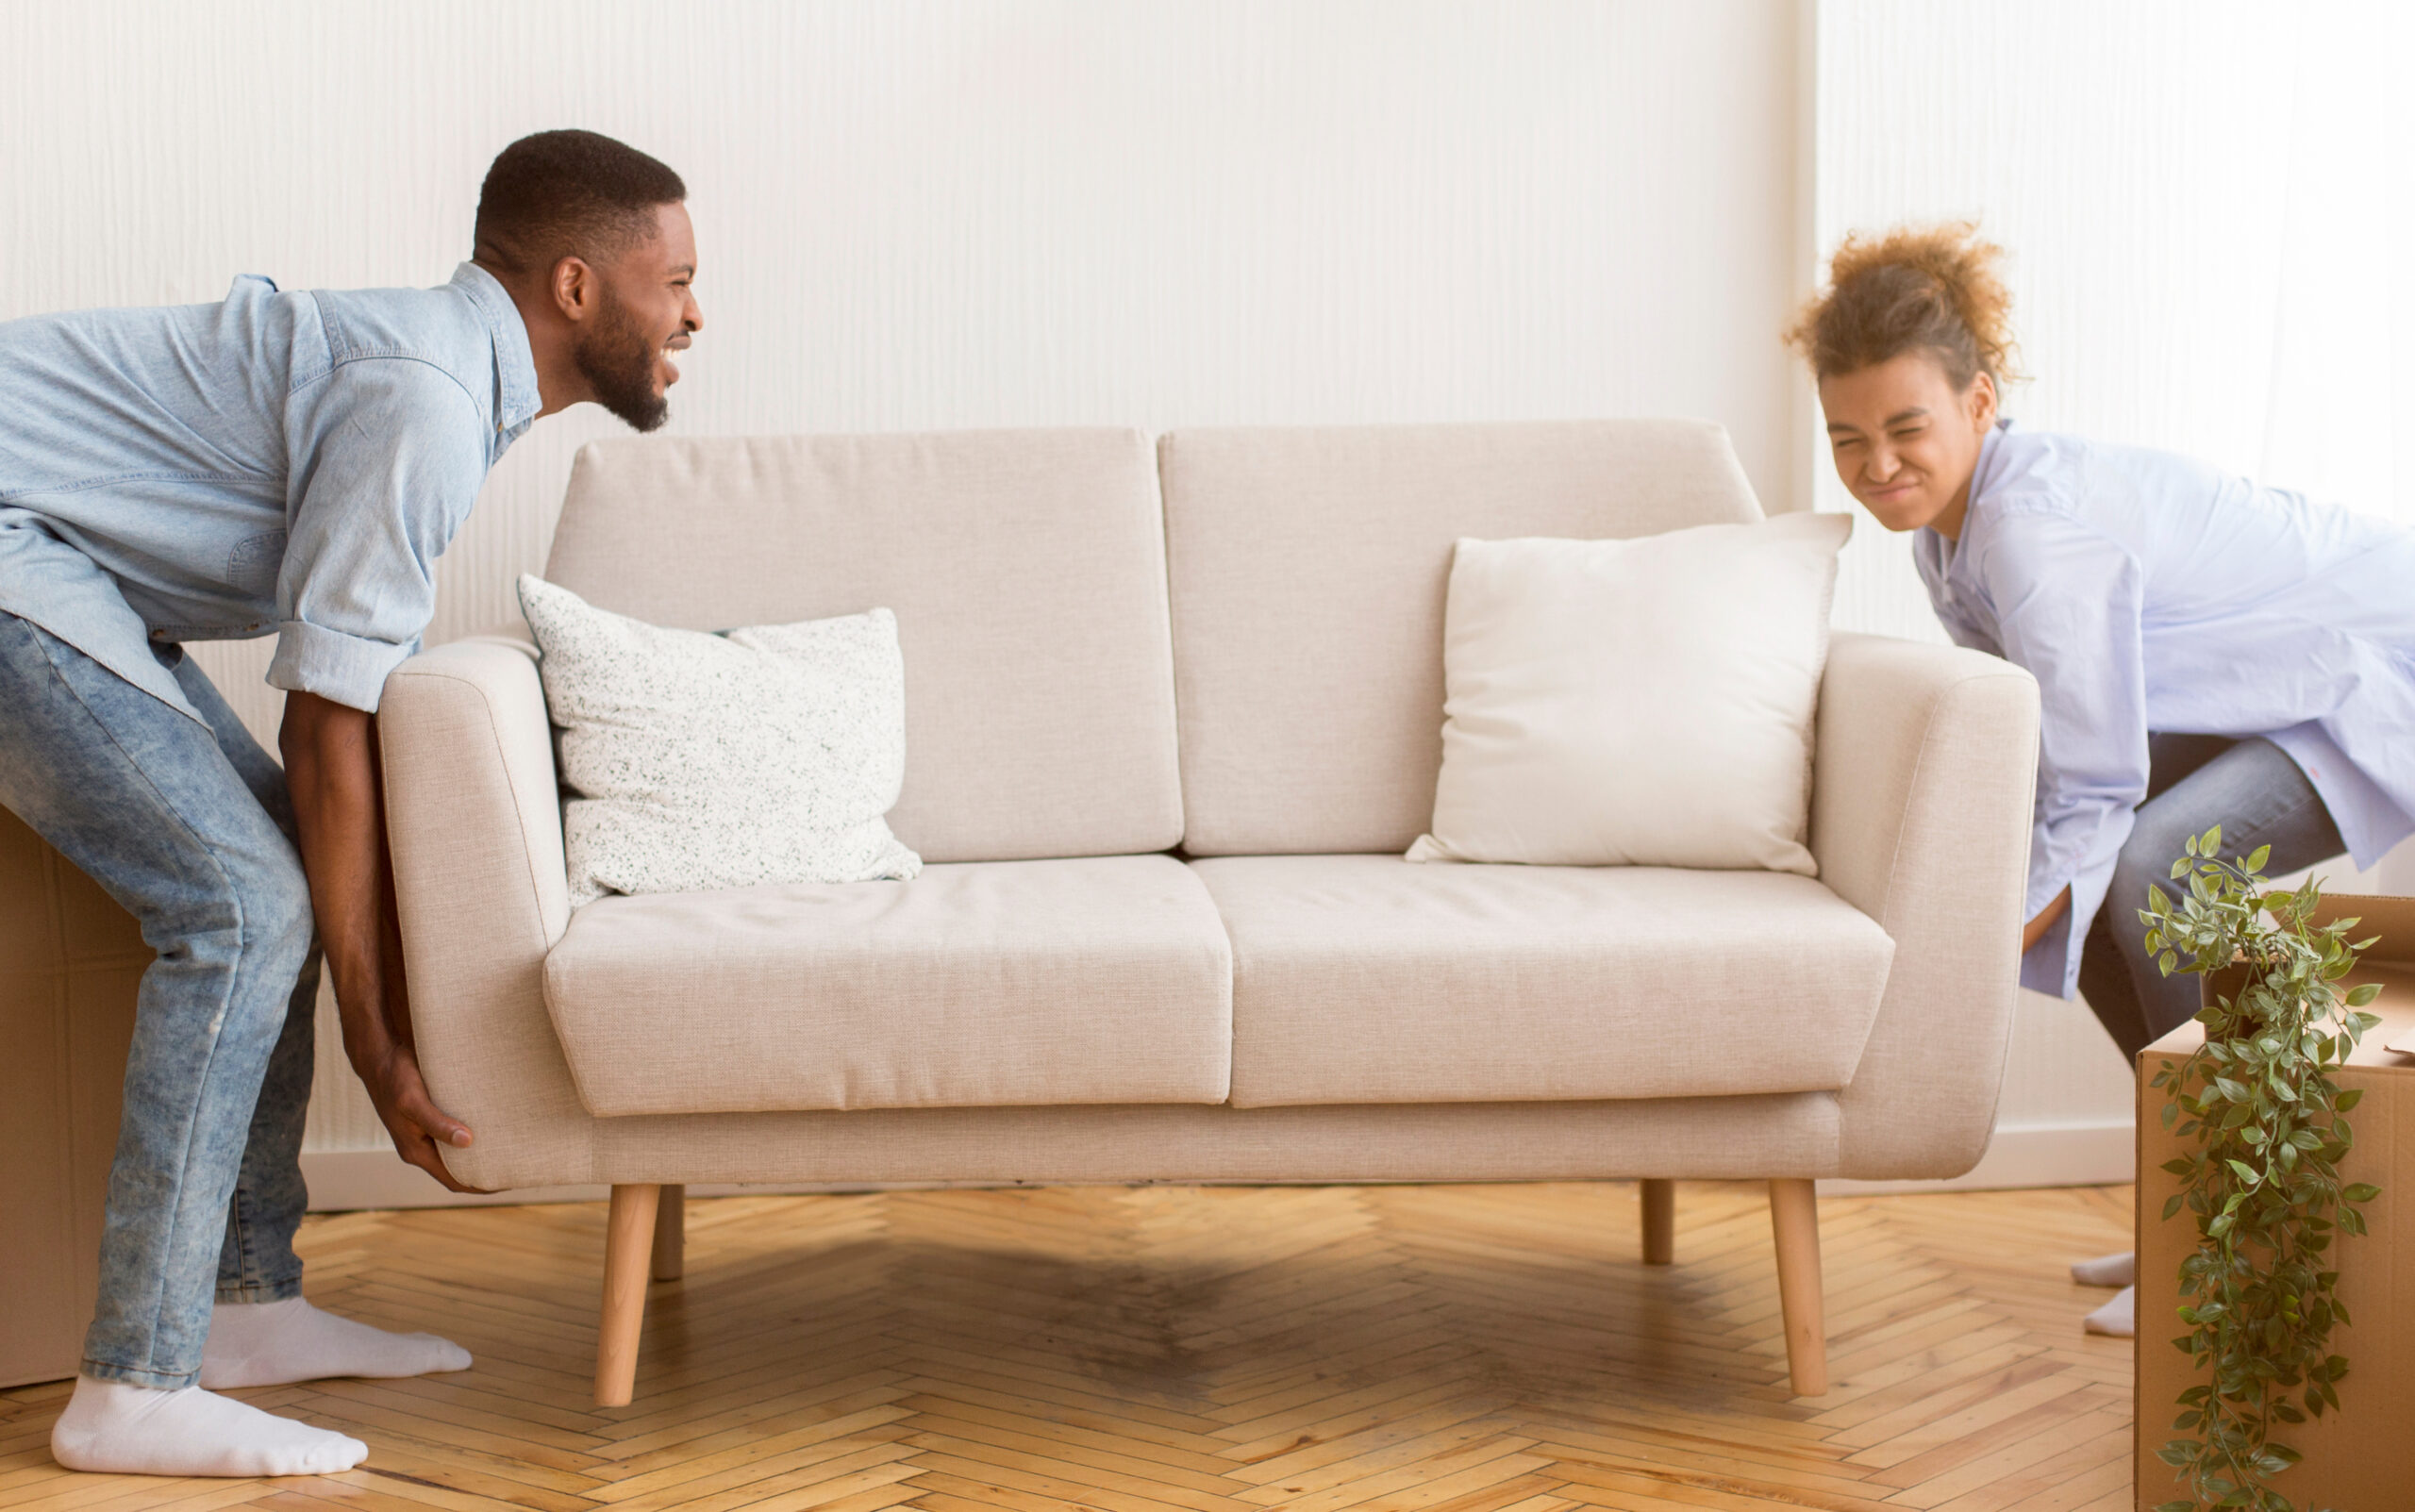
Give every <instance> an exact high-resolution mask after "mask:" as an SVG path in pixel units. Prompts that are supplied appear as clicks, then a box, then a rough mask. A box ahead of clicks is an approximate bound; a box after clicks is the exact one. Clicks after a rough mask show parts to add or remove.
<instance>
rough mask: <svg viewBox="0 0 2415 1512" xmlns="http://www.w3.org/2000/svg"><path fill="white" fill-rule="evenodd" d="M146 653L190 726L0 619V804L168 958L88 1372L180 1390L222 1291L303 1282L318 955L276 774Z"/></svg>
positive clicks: (161, 959)
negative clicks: (296, 1241)
mask: <svg viewBox="0 0 2415 1512" xmlns="http://www.w3.org/2000/svg"><path fill="white" fill-rule="evenodd" d="M152 656H153V658H154V661H153V664H154V666H155V667H157V668H158V670H159V672H160V673H162V674H163V675H166V676H168V677H171V678H173V679H174V680H175V685H176V687H177V689H178V690H179V692H180V693H181V695H182V696H183V698H184V699H185V700H186V701H187V703H188V704H189V705H190V706H192V708H193V709H194V710H196V711H197V712H198V713H200V714H201V716H202V720H201V721H200V722H196V721H195V720H193V719H192V718H189V717H188V716H186V715H185V714H183V713H180V712H178V711H176V710H175V709H172V708H170V707H169V706H168V705H166V704H165V703H163V702H161V701H160V700H159V699H158V698H155V697H153V696H152V695H151V694H150V693H148V692H145V691H143V690H141V689H139V688H137V687H136V686H135V685H134V684H132V683H130V682H128V681H126V680H125V678H123V677H120V676H118V675H117V673H115V672H114V671H113V670H111V669H109V668H108V667H104V666H102V665H101V664H100V663H99V662H97V661H95V660H93V659H92V657H90V656H85V655H84V654H83V653H82V652H80V651H78V650H76V649H75V647H74V646H72V645H69V644H68V643H67V642H66V641H64V640H60V639H59V638H58V637H57V636H54V635H52V634H50V633H49V632H48V631H46V630H43V629H42V628H41V627H40V626H38V625H36V624H34V623H30V622H28V621H26V620H25V619H22V618H20V617H18V616H16V615H14V614H9V613H7V612H5V611H0V710H5V715H4V716H0V804H5V805H7V806H8V807H9V808H10V809H12V810H14V811H15V813H16V814H17V816H18V817H19V818H21V819H23V820H24V821H25V822H26V824H28V825H29V826H31V827H32V828H33V830H34V831H35V832H36V833H37V834H39V835H41V836H42V838H43V839H46V840H48V841H49V842H50V843H51V844H52V845H53V846H55V847H57V849H58V851H59V853H60V854H61V855H63V856H66V857H67V859H68V860H70V861H72V862H74V863H75V865H76V866H78V867H81V868H82V869H83V870H84V872H86V874H88V875H90V876H91V877H92V879H93V880H94V881H95V882H97V883H99V884H100V885H101V887H103V888H104V889H107V890H108V893H109V895H110V896H111V897H113V898H115V899H116V900H117V901H118V902H119V903H120V904H122V905H124V906H125V908H126V910H127V911H128V912H130V913H132V914H133V915H134V917H135V918H136V920H137V921H139V922H141V924H142V938H143V939H145V940H146V941H148V942H149V944H150V945H151V947H152V949H153V950H155V951H156V952H158V958H157V959H156V960H154V961H153V962H152V964H151V967H150V969H149V970H148V971H147V972H144V973H143V976H142V989H141V993H140V996H139V998H138V1000H137V1005H136V1013H135V1025H134V1043H133V1047H132V1049H131V1050H130V1051H129V1053H128V1054H127V1056H126V1067H125V1111H124V1113H123V1114H122V1116H121V1118H120V1120H119V1124H118V1144H117V1157H116V1162H115V1164H114V1165H112V1166H111V1167H110V1170H109V1190H108V1208H107V1210H106V1214H105V1217H104V1220H103V1226H102V1231H101V1276H100V1305H99V1308H98V1310H97V1312H96V1313H95V1315H94V1317H93V1320H92V1331H91V1332H90V1334H88V1335H87V1336H86V1339H85V1347H84V1366H83V1369H84V1373H85V1374H87V1375H90V1376H92V1377H94V1378H96V1379H99V1380H104V1381H129V1382H133V1383H135V1384H136V1385H140V1386H147V1387H171V1388H173V1387H186V1386H191V1385H192V1384H193V1383H194V1381H195V1380H196V1379H197V1377H198V1376H199V1374H200V1371H201V1352H202V1345H203V1342H204V1340H205V1339H206V1338H208V1331H209V1309H210V1304H211V1303H212V1301H213V1300H225V1301H248V1302H271V1301H276V1300H280V1299H283V1298H286V1297H291V1296H297V1295H299V1294H300V1292H301V1279H302V1267H301V1262H300V1261H299V1260H297V1259H296V1258H295V1257H294V1254H293V1246H292V1238H293V1232H294V1229H295V1228H296V1227H297V1226H298V1225H299V1223H300V1221H301V1218H302V1210H303V1206H304V1203H305V1192H304V1189H303V1185H302V1174H301V1167H300V1163H299V1155H300V1152H301V1146H302V1124H303V1117H304V1114H305V1112H306V1110H307V1107H308V1102H309V1095H310V1061H311V1056H310V1050H311V1044H310V1038H311V1035H310V1030H311V1010H312V1007H313V1005H314V1003H315V1000H316V998H317V995H318V980H319V957H318V951H317V949H316V947H315V943H314V941H313V939H312V934H311V922H310V899H309V891H308V887H307V885H306V884H305V881H304V879H303V873H302V861H301V856H300V855H299V854H298V853H297V852H296V850H295V849H294V845H293V841H292V839H291V825H292V811H291V803H290V801H289V800H288V798H287V796H286V792H285V780H284V776H283V774H282V773H280V772H279V771H278V769H277V767H276V764H275V762H274V761H272V760H270V759H269V756H268V754H267V753H266V752H264V751H262V750H261V749H260V748H259V746H258V744H257V743H255V742H254V741H253V740H252V739H251V738H250V737H249V736H248V735H246V734H245V733H244V731H243V727H242V724H241V723H238V722H237V720H236V719H235V716H234V714H233V713H232V712H231V711H230V710H229V709H228V708H227V707H226V705H225V701H224V700H223V699H221V698H220V697H219V696H218V693H217V690H215V689H213V688H211V687H210V685H209V681H208V678H206V677H204V676H203V675H202V674H201V672H200V670H199V669H198V668H196V667H194V666H193V665H192V663H191V662H190V661H188V660H187V659H186V658H185V656H184V653H183V650H182V648H180V647H177V646H173V645H168V646H159V647H158V648H156V649H155V650H154V652H153V653H152ZM213 1280H214V1283H215V1284H214V1286H213Z"/></svg>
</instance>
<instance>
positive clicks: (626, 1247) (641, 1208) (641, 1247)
mask: <svg viewBox="0 0 2415 1512" xmlns="http://www.w3.org/2000/svg"><path fill="white" fill-rule="evenodd" d="M661 1197H662V1188H659V1187H650V1186H628V1187H614V1188H612V1217H611V1221H610V1222H609V1224H608V1226H607V1229H606V1232H605V1238H604V1320H603V1326H602V1328H601V1329H599V1330H598V1332H597V1334H596V1338H595V1404H596V1405H597V1406H599V1407H625V1406H627V1405H628V1404H629V1398H630V1396H631V1395H632V1394H633V1393H634V1392H635V1391H636V1389H637V1380H638V1336H639V1335H640V1334H641V1333H642V1332H643V1331H644V1329H645V1276H646V1262H647V1260H648V1258H649V1255H648V1253H647V1252H648V1251H649V1250H650V1249H651V1248H652V1246H653V1243H654V1213H655V1207H656V1205H657V1204H658V1202H659V1201H660V1199H661Z"/></svg>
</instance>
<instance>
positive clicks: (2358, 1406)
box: [2134, 894, 2415, 1512]
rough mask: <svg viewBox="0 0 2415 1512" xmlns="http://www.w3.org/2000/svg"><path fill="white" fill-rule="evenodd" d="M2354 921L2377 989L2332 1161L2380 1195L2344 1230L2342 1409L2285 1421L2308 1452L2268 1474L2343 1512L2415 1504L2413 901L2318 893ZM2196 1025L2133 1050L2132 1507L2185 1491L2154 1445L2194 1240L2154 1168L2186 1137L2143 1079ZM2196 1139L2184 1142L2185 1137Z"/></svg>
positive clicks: (2337, 1332) (2163, 1176) (2170, 1188)
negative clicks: (2368, 944) (2364, 1230)
mask: <svg viewBox="0 0 2415 1512" xmlns="http://www.w3.org/2000/svg"><path fill="white" fill-rule="evenodd" d="M2350 914H2353V915H2356V916H2357V917H2358V918H2359V919H2361V920H2362V921H2363V922H2361V923H2360V924H2359V925H2358V926H2357V931H2356V935H2355V938H2356V939H2364V938H2366V937H2367V936H2371V935H2378V936H2380V937H2381V939H2380V942H2379V943H2377V944H2375V945H2374V946H2373V948H2372V949H2371V950H2369V951H2367V952H2366V953H2365V956H2364V961H2363V965H2362V969H2361V970H2360V971H2359V972H2357V974H2356V975H2354V976H2352V977H2350V978H2349V982H2350V983H2351V984H2352V985H2353V984H2357V983H2363V982H2378V983H2380V984H2381V988H2382V992H2381V996H2380V997H2378V998H2376V999H2375V1000H2374V1001H2373V1004H2372V1005H2370V1006H2369V1007H2368V1008H2367V1009H2366V1011H2367V1012H2369V1013H2374V1014H2378V1015H2379V1016H2380V1018H2381V1021H2382V1022H2381V1024H2380V1026H2379V1027H2378V1028H2375V1029H2373V1031H2371V1032H2370V1033H2368V1034H2367V1035H2366V1036H2365V1037H2364V1040H2363V1042H2362V1043H2361V1044H2359V1045H2358V1046H2357V1054H2356V1055H2355V1056H2353V1057H2352V1058H2351V1060H2350V1062H2349V1064H2348V1066H2347V1067H2346V1068H2344V1069H2343V1070H2341V1071H2340V1072H2338V1073H2337V1076H2336V1079H2337V1081H2338V1082H2339V1084H2340V1088H2342V1089H2343V1090H2344V1089H2346V1088H2363V1090H2364V1094H2365V1096H2364V1101H2363V1102H2361V1103H2359V1104H2357V1106H2356V1108H2355V1109H2354V1110H2353V1111H2352V1112H2350V1113H2349V1114H2348V1122H2349V1124H2350V1126H2351V1127H2352V1128H2354V1130H2355V1131H2356V1146H2355V1148H2354V1149H2352V1150H2351V1151H2350V1152H2349V1154H2348V1157H2347V1159H2346V1160H2345V1161H2343V1162H2342V1163H2341V1165H2340V1180H2341V1181H2342V1182H2343V1183H2352V1182H2359V1181H2368V1182H2372V1183H2373V1185H2374V1186H2377V1187H2379V1188H2381V1195H2380V1196H2378V1197H2376V1198H2374V1199H2373V1201H2372V1202H2370V1203H2367V1204H2365V1205H2364V1214H2365V1220H2366V1223H2367V1225H2368V1227H2369V1228H2370V1230H2371V1232H2370V1233H2369V1234H2368V1235H2367V1236H2366V1237H2364V1238H2357V1237H2356V1236H2353V1235H2349V1236H2343V1237H2342V1238H2340V1239H2339V1240H2338V1241H2337V1243H2336V1244H2335V1246H2334V1249H2333V1253H2334V1254H2337V1255H2338V1256H2339V1259H2338V1262H2337V1265H2338V1269H2339V1271H2340V1287H2339V1296H2340V1301H2341V1302H2342V1303H2344V1304H2346V1305H2347V1309H2348V1314H2349V1316H2350V1317H2351V1318H2353V1319H2355V1320H2356V1322H2355V1325H2354V1326H2353V1327H2345V1328H2336V1329H2334V1330H2333V1331H2332V1336H2331V1338H2332V1343H2331V1348H2332V1352H2333V1353H2334V1354H2344V1355H2346V1356H2347V1357H2348V1373H2347V1375H2346V1376H2345V1377H2343V1378H2342V1379H2341V1380H2340V1386H2339V1391H2340V1408H2339V1410H2338V1411H2337V1412H2326V1413H2324V1414H2323V1417H2322V1418H2321V1419H2319V1420H2316V1421H2309V1422H2307V1423H2303V1424H2298V1425H2294V1426H2290V1427H2286V1428H2284V1429H2283V1430H2282V1431H2281V1434H2280V1439H2281V1441H2282V1442H2283V1443H2285V1444H2288V1445H2290V1447H2291V1448H2293V1449H2296V1450H2297V1451H2298V1452H2300V1453H2301V1454H2304V1455H2305V1456H2306V1459H2305V1461H2304V1462H2303V1463H2302V1464H2300V1465H2298V1466H2297V1467H2296V1468H2295V1469H2293V1470H2288V1471H2286V1472H2284V1473H2283V1474H2281V1475H2280V1476H2278V1477H2276V1478H2275V1479H2274V1480H2273V1483H2272V1484H2273V1489H2274V1490H2276V1491H2279V1492H2280V1493H2282V1494H2283V1495H2285V1496H2287V1497H2289V1498H2290V1500H2292V1501H2294V1502H2295V1503H2297V1504H2299V1505H2300V1506H2308V1505H2312V1506H2330V1507H2337V1508H2340V1509H2342V1512H2387V1509H2390V1508H2415V1055H2408V1054H2406V1053H2404V1052H2400V1051H2395V1050H2391V1049H2390V1048H2389V1047H2390V1045H2391V1044H2392V1043H2406V1044H2415V898H2376V897H2357V896H2353V895H2349V894H2340V895H2337V896H2334V897H2329V898H2326V899H2324V900H2323V917H2325V918H2339V917H2341V916H2343V915H2350ZM2204 1038H2205V1035H2204V1031H2203V1030H2202V1029H2201V1028H2200V1027H2199V1026H2198V1025H2197V1024H2195V1023H2187V1024H2183V1025H2182V1026H2181V1027H2180V1028H2178V1029H2176V1030H2174V1031H2173V1032H2172V1033H2171V1034H2169V1035H2167V1036H2165V1037H2164V1038H2161V1039H2158V1040H2157V1041H2156V1042H2155V1043H2154V1044H2152V1045H2149V1046H2148V1047H2147V1048H2146V1049H2145V1050H2143V1051H2141V1052H2140V1054H2139V1066H2138V1073H2139V1079H2138V1088H2139V1204H2138V1206H2139V1218H2138V1225H2139V1238H2138V1250H2139V1299H2138V1300H2139V1338H2138V1387H2137V1395H2136V1397H2135V1399H2134V1404H2135V1407H2136V1413H2137V1415H2136V1422H2137V1432H2138V1454H2137V1465H2138V1470H2137V1476H2136V1480H2135V1486H2136V1494H2137V1502H2138V1505H2139V1506H2140V1508H2141V1509H2145V1508H2152V1507H2156V1506H2159V1505H2161V1504H2164V1503H2166V1502H2169V1501H2172V1500H2174V1498H2176V1497H2178V1496H2180V1495H2181V1494H2182V1492H2181V1490H2180V1488H2179V1487H2178V1486H2177V1485H2176V1484H2175V1482H2174V1477H2173V1471H2172V1467H2170V1466H2169V1465H2166V1464H2165V1463H2164V1462H2163V1461H2162V1460H2161V1459H2159V1458H2157V1451H2158V1450H2160V1449H2161V1448H2162V1447H2163V1446H2164V1445H2165V1444H2166V1443H2168V1442H2170V1441H2171V1440H2172V1439H2174V1438H2175V1437H2179V1435H2178V1434H2177V1433H2175V1432H2174V1430H2173V1427H2172V1421H2173V1419H2174V1418H2176V1417H2178V1416H2179V1415H2180V1411H2181V1409H2180V1407H2179V1405H2178V1398H2179V1396H2180V1393H2181V1392H2182V1391H2184V1390H2186V1389H2188V1388H2189V1387H2190V1386H2193V1385H2196V1384H2198V1383H2199V1380H2200V1377H2199V1376H2198V1375H2197V1374H2196V1372H2195V1371H2193V1370H2192V1368H2191V1366H2190V1358H2189V1356H2188V1355H2187V1354H2183V1353H2181V1352H2180V1351H2179V1350H2176V1349H2174V1348H2173V1347H2172V1340H2174V1338H2180V1337H2182V1336H2183V1335H2185V1334H2186V1333H2187V1332H2188V1325H2187V1324H2185V1323H2183V1322H2181V1321H2180V1320H2179V1318H2178V1316H2177V1313H2176V1309H2177V1308H2178V1307H2179V1305H2180V1296H2179V1291H2180V1288H2179V1273H2180V1262H2181V1260H2182V1259H2183V1258H2184V1257H2185V1256H2187V1255H2188V1254H2190V1253H2191V1252H2192V1251H2193V1250H2194V1249H2195V1247H2196V1225H2195V1221H2194V1220H2193V1218H2192V1216H2191V1215H2190V1214H2189V1213H2188V1212H2186V1211H2183V1212H2181V1213H2179V1214H2177V1215H2175V1216H2174V1218H2173V1220H2172V1221H2170V1222H2168V1223H2167V1222H2164V1221H2162V1214H2163V1205H2164V1201H2165V1199H2167V1198H2168V1197H2170V1196H2171V1195H2172V1194H2173V1193H2174V1192H2175V1191H2177V1190H2179V1189H2180V1178H2178V1177H2176V1176H2174V1175H2172V1174H2170V1173H2169V1172H2167V1171H2162V1170H2161V1169H2159V1168H2160V1167H2161V1166H2162V1165H2163V1163H2164V1162H2165V1161H2167V1160H2170V1159H2172V1158H2173V1157H2174V1156H2175V1155H2183V1154H2186V1153H2187V1151H2188V1149H2189V1144H2190V1141H2184V1140H2183V1139H2181V1138H2178V1137H2177V1136H2175V1135H2173V1134H2170V1133H2167V1132H2166V1131H2165V1129H2164V1126H2163V1117H2162V1115H2163V1104H2164V1101H2165V1098H2166V1095H2167V1094H2166V1092H2165V1091H2163V1090H2160V1089H2157V1088H2154V1087H2152V1086H2150V1085H2149V1084H2150V1083H2151V1082H2153V1081H2154V1079H2155V1075H2156V1072H2157V1070H2158V1069H2159V1068H2160V1067H2161V1065H2162V1063H2163V1062H2164V1061H2166V1060H2172V1061H2178V1060H2180V1059H2181V1058H2183V1057H2185V1056H2186V1055H2188V1054H2189V1053H2190V1051H2192V1050H2194V1049H2196V1047H2197V1046H2198V1045H2199V1044H2200V1043H2202V1042H2203V1040H2204ZM2192 1138H2193V1137H2192Z"/></svg>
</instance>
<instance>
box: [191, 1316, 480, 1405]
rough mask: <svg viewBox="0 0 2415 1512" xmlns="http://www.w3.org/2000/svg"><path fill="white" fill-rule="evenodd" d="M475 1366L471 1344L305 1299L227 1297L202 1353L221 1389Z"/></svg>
mask: <svg viewBox="0 0 2415 1512" xmlns="http://www.w3.org/2000/svg"><path fill="white" fill-rule="evenodd" d="M469 1368H470V1352H469V1351H468V1350H465V1349H463V1348H462V1347H461V1346H460V1345H458V1344H454V1343H450V1342H448V1341H446V1340H444V1339H441V1338H437V1337H436V1336H435V1335H434V1334H390V1333H387V1332H386V1331H385V1330H384V1329H382V1328H372V1327H370V1326H369V1325H368V1324H367V1323H356V1322H354V1321H352V1320H351V1319H349V1318H339V1317H337V1316H336V1315H335V1314H333V1313H329V1312H321V1311H320V1310H319V1309H318V1308H316V1307H313V1306H311V1305H310V1304H309V1303H308V1302H307V1301H305V1300H304V1299H303V1298H300V1297H289V1298H287V1299H286V1300H285V1301H283V1302H251V1303H227V1302H222V1303H220V1304H218V1305H216V1306H215V1307H212V1308H211V1309H210V1310H209V1341H208V1343H207V1344H205V1345H204V1346H203V1347H202V1352H201V1384H202V1385H203V1386H205V1387H210V1388H211V1389H213V1390H223V1389H225V1387H238V1386H283V1385H285V1384H287V1383H288V1382H291V1381H319V1380H325V1378H327V1377H328V1376H333V1375H365V1376H395V1375H426V1374H428V1373H429V1372H430V1371H466V1370H468V1369H469Z"/></svg>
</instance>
